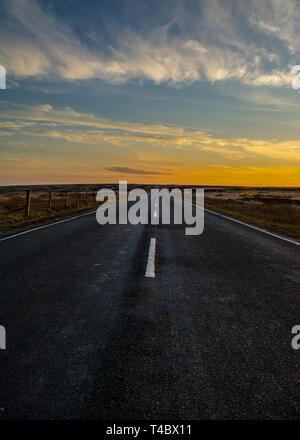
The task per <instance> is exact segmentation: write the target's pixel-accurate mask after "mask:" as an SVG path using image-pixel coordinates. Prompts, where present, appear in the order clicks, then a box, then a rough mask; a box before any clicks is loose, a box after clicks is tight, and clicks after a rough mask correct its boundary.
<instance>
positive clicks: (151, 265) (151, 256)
mask: <svg viewBox="0 0 300 440" xmlns="http://www.w3.org/2000/svg"><path fill="white" fill-rule="evenodd" d="M155 247H156V238H151V240H150V246H149V252H148V260H147V267H146V272H145V278H155Z"/></svg>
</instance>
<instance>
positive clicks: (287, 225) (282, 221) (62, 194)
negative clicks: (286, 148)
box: [0, 185, 300, 241]
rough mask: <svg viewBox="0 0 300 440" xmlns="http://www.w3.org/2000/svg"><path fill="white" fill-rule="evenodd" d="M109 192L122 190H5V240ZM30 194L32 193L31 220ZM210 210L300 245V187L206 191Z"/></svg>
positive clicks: (1, 198) (1, 213) (0, 193)
mask: <svg viewBox="0 0 300 440" xmlns="http://www.w3.org/2000/svg"><path fill="white" fill-rule="evenodd" d="M134 186H135V185H131V186H129V187H128V189H129V190H130V189H132V188H133V187H134ZM104 187H105V188H111V189H114V190H117V185H49V186H46V185H44V186H32V187H20V186H18V187H17V186H16V187H1V188H0V237H4V236H7V235H11V234H15V233H17V232H21V231H24V230H27V229H31V228H34V227H37V226H41V225H45V224H48V223H52V222H55V221H58V220H62V219H65V218H68V217H73V216H75V215H80V214H82V213H84V212H88V211H91V210H95V209H96V208H97V206H98V205H99V202H96V200H95V194H96V191H97V190H99V189H100V188H104ZM27 189H31V191H32V198H31V208H30V215H29V216H25V200H26V190H27ZM144 189H146V190H147V189H149V187H148V188H147V187H144ZM170 189H171V187H170ZM49 192H51V194H52V200H51V206H50V205H49ZM66 194H68V196H67V200H66ZM205 207H206V208H208V209H212V210H214V211H217V212H220V213H223V214H226V215H228V216H232V217H234V218H237V219H239V220H242V221H245V222H247V223H251V224H254V225H257V226H260V227H262V228H265V229H268V230H269V231H273V232H277V233H279V234H282V235H285V236H288V237H292V238H296V239H297V240H299V241H300V188H242V187H205Z"/></svg>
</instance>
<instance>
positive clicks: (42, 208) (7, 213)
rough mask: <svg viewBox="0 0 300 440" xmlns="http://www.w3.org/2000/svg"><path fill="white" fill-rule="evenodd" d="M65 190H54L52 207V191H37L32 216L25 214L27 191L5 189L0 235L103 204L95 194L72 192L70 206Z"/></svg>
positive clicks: (0, 201) (0, 207) (1, 199)
mask: <svg viewBox="0 0 300 440" xmlns="http://www.w3.org/2000/svg"><path fill="white" fill-rule="evenodd" d="M65 199H66V196H65V192H53V193H52V206H51V209H50V208H49V193H48V191H42V190H40V191H33V192H32V199H31V207H30V215H29V216H28V217H26V216H25V192H24V191H23V192H21V191H20V192H16V193H9V192H4V193H3V192H2V194H0V237H4V236H7V235H11V234H15V233H17V232H21V231H24V230H27V229H31V228H34V227H37V226H41V225H45V224H49V223H52V222H55V221H58V220H61V219H65V218H68V217H73V216H75V215H79V214H81V213H84V212H88V211H91V210H93V209H96V207H97V206H99V203H98V202H96V201H95V197H94V194H93V193H89V194H88V197H86V194H85V193H80V194H79V195H78V196H77V200H76V193H70V194H69V195H68V201H67V206H66V200H65Z"/></svg>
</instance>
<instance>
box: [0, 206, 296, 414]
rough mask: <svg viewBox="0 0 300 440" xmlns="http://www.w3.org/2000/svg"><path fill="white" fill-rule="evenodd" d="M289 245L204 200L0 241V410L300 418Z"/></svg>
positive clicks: (76, 222)
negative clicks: (201, 219)
mask: <svg viewBox="0 0 300 440" xmlns="http://www.w3.org/2000/svg"><path fill="white" fill-rule="evenodd" d="M151 238H155V239H156V240H155V249H154V252H155V255H154V257H155V261H154V267H155V276H152V277H145V273H146V268H147V261H148V257H149V246H150V243H151ZM152 243H153V242H152ZM152 247H153V246H152ZM299 250H300V248H299V246H297V245H295V244H293V243H290V242H287V241H284V240H281V239H279V238H277V237H273V236H270V235H267V234H264V233H263V232H261V231H257V230H255V229H252V228H249V227H247V226H244V225H241V224H239V223H236V222H233V221H231V220H228V219H225V218H223V217H220V216H216V215H214V214H212V213H209V212H205V228H204V232H203V234H202V235H199V236H185V234H184V225H157V226H153V225H136V226H133V225H105V226H99V225H98V224H97V223H96V219H95V214H89V215H85V216H81V217H78V218H77V219H74V220H71V221H66V222H62V223H58V224H55V225H52V226H49V227H46V228H42V229H38V230H36V231H32V232H29V233H27V234H24V235H18V236H16V237H14V238H10V239H8V240H4V241H1V242H0V276H1V291H0V292H1V293H0V301H1V302H0V324H1V325H3V326H5V328H6V336H7V341H6V343H7V348H6V350H0V367H1V375H0V376H1V377H0V419H1V418H2V419H146V420H147V419H182V420H191V419H228V418H230V419H232V418H234V419H245V418H246V419H248V418H251V419H262V418H267V419H277V418H280V419H282V418H299V417H300V385H299V383H300V350H298V351H297V350H293V349H292V346H291V340H292V334H291V329H292V327H293V326H294V325H297V324H298V325H299V324H300V259H299ZM148 268H149V267H148ZM150 269H151V268H150Z"/></svg>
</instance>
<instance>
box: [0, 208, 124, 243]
mask: <svg viewBox="0 0 300 440" xmlns="http://www.w3.org/2000/svg"><path fill="white" fill-rule="evenodd" d="M123 203H127V201H126V202H120V203H118V202H117V203H116V206H118V205H122V204H123ZM98 209H107V207H106V206H105V207H103V208H101V205H100V206H99V208H97V209H96V210H94V211H89V212H85V213H84V214H79V215H75V217H71V218H66V219H64V220H59V221H58V222H53V223H49V224H48V225H43V226H38V227H37V228H33V229H27V231H23V232H18V233H17V234H13V235H9V236H8V237H3V238H0V241H4V240H9V239H10V238H14V237H19V235H24V234H28V233H29V232H33V231H38V230H39V229H44V228H49V227H50V226H54V225H58V224H59V223H64V222H69V221H71V220H75V219H76V218H80V217H84V216H86V215H90V214H95V212H97V211H98Z"/></svg>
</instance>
